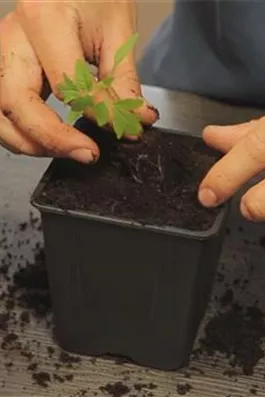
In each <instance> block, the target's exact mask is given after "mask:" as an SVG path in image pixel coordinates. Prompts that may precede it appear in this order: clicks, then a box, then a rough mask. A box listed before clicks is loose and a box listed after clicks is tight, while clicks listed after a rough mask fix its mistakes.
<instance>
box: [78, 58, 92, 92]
mask: <svg viewBox="0 0 265 397" xmlns="http://www.w3.org/2000/svg"><path fill="white" fill-rule="evenodd" d="M75 83H76V85H77V87H78V88H79V90H86V91H90V90H91V89H92V87H93V84H94V83H95V81H94V77H93V75H92V73H91V72H90V70H89V66H88V64H87V63H86V62H85V61H84V60H83V59H78V60H77V61H76V65H75Z"/></svg>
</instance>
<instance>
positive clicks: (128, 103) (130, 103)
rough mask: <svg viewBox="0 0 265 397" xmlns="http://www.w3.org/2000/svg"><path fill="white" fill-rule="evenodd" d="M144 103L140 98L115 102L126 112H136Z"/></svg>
mask: <svg viewBox="0 0 265 397" xmlns="http://www.w3.org/2000/svg"><path fill="white" fill-rule="evenodd" d="M143 103H144V101H143V100H142V99H140V98H128V99H121V100H119V101H116V102H115V105H116V106H118V107H119V108H120V109H124V110H128V111H130V110H135V109H138V108H139V107H141V106H142V105H143Z"/></svg>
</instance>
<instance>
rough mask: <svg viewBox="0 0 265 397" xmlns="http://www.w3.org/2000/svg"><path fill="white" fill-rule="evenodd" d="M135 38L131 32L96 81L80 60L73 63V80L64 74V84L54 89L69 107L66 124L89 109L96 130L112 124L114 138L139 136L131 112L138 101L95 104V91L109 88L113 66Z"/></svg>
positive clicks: (125, 52)
mask: <svg viewBox="0 0 265 397" xmlns="http://www.w3.org/2000/svg"><path fill="white" fill-rule="evenodd" d="M137 39H138V34H137V33H135V34H133V35H132V36H131V37H130V38H129V39H128V40H127V41H126V42H125V43H124V44H123V45H122V46H121V47H120V48H119V49H118V50H117V52H116V54H115V56H114V62H113V67H112V70H111V72H110V74H109V75H107V76H106V77H105V78H104V79H102V80H100V81H97V80H96V79H95V77H94V75H93V74H92V72H91V70H90V68H89V65H88V64H87V63H86V62H85V61H84V60H81V59H79V60H77V62H76V66H75V76H74V79H71V78H70V77H69V76H67V75H66V74H64V81H63V83H62V84H59V86H58V90H59V91H60V93H61V95H62V97H63V101H64V103H65V104H66V105H68V106H70V110H69V113H68V117H67V120H68V122H69V123H73V122H74V121H76V120H77V119H78V118H79V117H80V116H82V115H83V114H84V113H86V112H87V111H88V110H90V112H91V113H92V114H93V115H94V118H95V120H96V122H97V124H98V125H99V126H100V127H103V126H106V125H107V124H110V123H111V122H112V123H113V130H114V132H115V134H116V136H117V138H118V139H121V138H122V137H123V136H124V135H125V134H128V135H134V136H137V135H139V134H140V133H141V131H142V126H141V122H140V117H139V116H138V115H137V114H135V113H133V111H134V110H136V109H138V108H139V107H141V106H142V104H143V100H142V99H141V98H128V99H118V100H116V101H111V100H109V101H108V100H106V101H101V102H97V101H96V95H97V94H98V93H99V92H102V91H108V90H109V89H110V88H111V86H112V83H113V81H114V72H115V70H116V68H117V66H118V65H119V64H120V63H121V62H122V61H123V60H124V59H125V58H126V57H127V56H128V54H129V53H130V52H131V51H132V50H133V48H134V46H135V44H136V42H137ZM111 116H112V117H111Z"/></svg>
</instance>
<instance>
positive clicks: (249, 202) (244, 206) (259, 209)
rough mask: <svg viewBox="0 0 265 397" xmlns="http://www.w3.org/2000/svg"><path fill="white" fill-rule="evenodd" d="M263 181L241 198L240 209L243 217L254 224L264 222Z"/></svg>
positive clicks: (264, 187)
mask: <svg viewBox="0 0 265 397" xmlns="http://www.w3.org/2000/svg"><path fill="white" fill-rule="evenodd" d="M264 197H265V180H263V181H262V182H260V183H258V184H257V185H255V186H253V187H252V188H251V189H249V190H248V192H247V193H246V194H245V195H244V196H243V197H242V199H241V204H240V209H241V212H242V214H243V216H244V217H245V218H246V219H248V220H250V221H255V222H260V221H264V220H265V200H264Z"/></svg>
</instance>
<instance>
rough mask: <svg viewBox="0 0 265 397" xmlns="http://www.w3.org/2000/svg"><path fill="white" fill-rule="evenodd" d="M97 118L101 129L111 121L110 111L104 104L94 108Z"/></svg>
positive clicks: (98, 104) (100, 103)
mask: <svg viewBox="0 0 265 397" xmlns="http://www.w3.org/2000/svg"><path fill="white" fill-rule="evenodd" d="M93 110H94V113H95V117H96V120H97V123H98V125H99V126H100V127H102V126H103V125H105V124H107V122H108V121H109V110H108V108H107V106H106V105H105V103H104V102H99V103H97V104H96V105H95V106H94V108H93Z"/></svg>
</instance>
